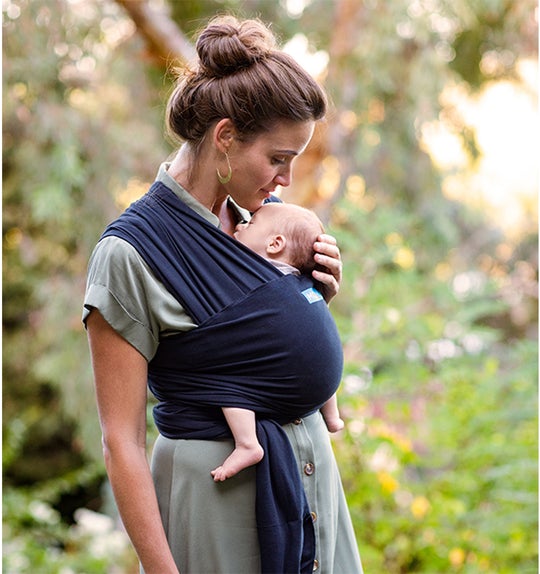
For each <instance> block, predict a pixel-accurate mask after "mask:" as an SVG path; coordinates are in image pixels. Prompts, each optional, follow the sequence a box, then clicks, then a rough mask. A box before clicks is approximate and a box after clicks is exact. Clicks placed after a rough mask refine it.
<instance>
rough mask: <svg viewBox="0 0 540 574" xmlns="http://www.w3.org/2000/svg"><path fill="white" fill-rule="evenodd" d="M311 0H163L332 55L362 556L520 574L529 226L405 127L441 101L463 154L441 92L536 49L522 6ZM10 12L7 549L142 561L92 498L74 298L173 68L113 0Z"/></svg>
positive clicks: (352, 456)
mask: <svg viewBox="0 0 540 574" xmlns="http://www.w3.org/2000/svg"><path fill="white" fill-rule="evenodd" d="M158 4H159V3H158ZM304 4H305V6H304V7H303V10H300V9H298V10H297V11H293V8H294V6H295V4H294V3H287V2H285V1H281V2H266V1H264V0H261V1H259V0H250V1H247V0H245V1H235V0H229V1H225V0H222V1H217V0H216V1H211V0H207V1H203V2H201V1H196V0H192V1H188V0H184V1H182V2H171V15H172V17H173V18H174V19H175V20H176V22H178V24H179V26H180V27H181V28H182V30H184V31H185V32H186V33H187V34H188V35H190V34H191V33H192V32H193V31H194V30H195V29H197V28H198V27H199V26H200V25H201V23H202V22H203V21H204V20H205V19H206V18H207V17H209V16H211V15H213V14H215V13H216V12H218V11H219V12H220V11H225V10H232V11H233V12H235V13H237V14H239V15H241V16H254V15H258V16H261V17H262V18H263V19H265V20H269V21H272V22H273V27H274V30H275V31H276V32H277V33H278V34H279V35H280V36H281V38H282V40H287V39H289V38H291V37H293V36H294V35H295V34H299V33H305V34H307V36H308V39H309V42H310V48H311V49H317V50H328V51H329V53H330V55H331V56H333V59H331V61H330V65H329V71H328V74H327V76H326V78H325V84H326V86H327V88H328V90H329V92H330V94H331V97H332V101H333V105H334V108H335V109H334V111H333V117H332V118H331V120H330V122H329V134H328V138H329V142H328V146H329V149H328V154H329V157H331V158H332V161H331V162H330V163H328V162H323V169H322V175H323V179H324V176H325V175H328V174H329V173H330V172H331V170H332V169H333V170H335V171H336V172H337V176H338V177H337V181H338V183H337V185H336V187H335V190H334V191H335V193H334V196H333V199H332V200H331V201H330V202H329V203H328V205H327V210H326V213H324V214H323V215H324V216H325V217H326V219H327V220H328V221H329V229H330V230H331V232H332V233H334V234H335V235H336V236H337V237H338V240H339V244H340V247H341V250H342V255H343V259H344V263H345V275H344V281H343V285H342V289H341V293H340V295H339V297H337V298H336V299H335V300H334V302H332V306H331V308H332V310H333V313H334V315H335V317H336V320H337V321H338V324H339V327H340V331H341V333H342V336H343V341H344V347H345V355H346V371H345V376H344V382H343V385H342V388H341V390H340V405H341V409H342V411H343V416H344V417H345V418H346V419H347V422H348V427H347V431H345V432H344V433H342V434H341V435H339V436H337V437H335V439H334V444H335V449H336V454H337V456H338V460H339V463H340V468H341V470H342V475H343V480H344V483H345V487H346V491H347V493H348V496H349V502H350V507H351V512H352V515H353V520H354V524H355V528H356V532H357V536H358V543H359V546H360V550H361V554H362V557H363V562H364V567H365V570H366V572H370V573H373V572H377V573H378V572H388V573H390V574H398V573H399V574H401V573H404V572H411V573H413V572H419V573H420V572H422V573H425V574H428V573H433V574H435V573H437V574H438V573H440V572H461V573H467V574H472V573H485V572H490V573H497V574H500V573H510V572H520V573H522V572H523V573H527V572H536V571H537V534H536V533H537V509H538V506H537V484H538V481H537V462H538V460H537V459H538V451H537V444H538V442H537V394H536V392H537V391H536V381H537V377H538V373H537V343H536V330H537V268H538V265H537V236H536V235H533V234H530V233H529V234H528V235H522V236H521V237H520V240H519V242H514V243H511V242H510V241H509V239H508V238H506V237H505V236H504V234H503V233H502V232H501V231H500V230H499V229H497V228H496V226H495V225H494V223H493V222H492V221H489V219H487V218H486V217H485V215H484V214H481V213H478V212H473V211H472V210H471V209H470V208H468V207H466V206H464V205H462V204H459V203H456V202H453V201H450V200H448V199H447V198H446V197H444V196H443V195H442V194H441V192H440V187H441V174H439V173H438V171H437V169H436V168H435V167H434V166H433V164H432V162H431V160H430V158H429V156H428V155H427V154H426V153H425V151H423V149H422V146H421V145H420V143H419V140H420V129H421V126H422V124H423V122H429V121H432V120H434V119H437V118H438V117H442V116H444V117H445V118H446V119H447V120H448V121H447V123H448V125H449V126H450V127H451V128H453V130H454V132H455V133H456V134H457V135H458V136H459V137H460V138H461V140H462V142H463V146H464V148H465V149H467V150H468V153H469V157H470V167H471V168H474V165H475V161H476V160H477V159H478V157H479V153H480V151H479V149H478V146H477V142H476V139H475V134H474V131H473V130H471V129H470V128H469V127H468V126H467V125H465V123H464V122H463V120H462V118H460V117H459V116H457V115H456V111H455V110H448V109H444V107H443V103H441V100H440V94H441V92H442V90H443V88H444V87H445V86H446V85H448V84H450V83H459V84H460V85H462V86H466V88H467V89H468V90H470V91H478V90H481V89H482V87H483V86H484V85H485V84H486V82H490V81H496V80H498V79H503V78H506V79H515V64H516V61H517V59H518V57H520V56H530V57H536V48H537V46H536V34H535V25H534V19H533V16H532V14H533V11H534V5H533V3H532V2H531V1H529V0H527V1H525V2H520V3H516V2H506V1H503V0H501V1H489V2H487V1H481V0H475V1H474V2H468V3H455V2H450V1H440V2H436V3H431V2H430V3H427V2H423V1H421V0H418V1H415V2H406V1H404V0H403V1H401V0H400V1H396V2H365V3H355V2H334V1H333V0H332V1H331V0H312V1H311V2H305V3H304ZM347 4H348V5H349V6H350V7H353V8H355V10H353V13H354V17H355V20H354V21H353V22H351V23H352V25H353V27H352V29H347V30H341V29H339V28H336V26H332V25H331V23H332V18H331V16H333V15H334V14H336V13H337V12H338V8H339V7H344V6H346V5H347ZM299 5H300V4H298V3H297V4H296V6H299ZM287 6H289V11H287V9H286V8H287ZM359 7H361V9H360V8H359ZM3 16H4V21H3V72H4V78H3V79H4V81H3V192H4V193H3V258H4V266H3V311H4V314H3V329H4V331H3V333H4V339H3V341H4V346H3V413H4V416H3V469H4V505H3V514H4V558H3V567H4V571H5V572H6V573H10V574H11V573H13V574H14V573H25V572H28V573H34V572H38V571H39V572H44V573H47V572H51V573H52V572H55V573H56V572H66V573H67V572H88V573H90V572H111V573H112V572H132V571H133V572H135V571H136V570H137V567H136V564H135V562H134V559H133V554H132V552H131V551H130V549H129V545H128V544H127V541H126V540H125V539H123V538H122V537H121V534H120V533H119V530H118V527H117V525H116V524H115V523H114V522H110V521H104V520H103V519H104V518H105V517H104V516H103V515H102V514H99V515H98V514H96V515H93V514H88V513H89V512H91V511H99V512H100V513H108V514H111V515H112V516H114V511H111V510H110V508H109V505H110V498H109V495H108V494H107V483H106V481H105V473H104V468H103V463H102V460H101V445H100V431H99V425H98V421H97V416H96V412H95V404H94V397H93V389H92V374H91V367H90V360H89V356H88V350H87V343H86V337H85V334H84V330H83V328H82V325H81V321H80V315H81V302H82V298H83V294H84V281H85V271H86V264H87V261H88V257H89V255H90V252H91V249H92V248H93V246H94V244H95V242H96V241H97V239H98V238H99V235H100V233H101V231H102V229H103V227H104V226H105V224H106V223H107V222H108V221H110V220H112V219H113V218H114V217H115V216H116V215H117V214H118V213H119V212H120V210H121V209H122V208H123V206H124V205H125V204H126V203H127V202H128V201H129V200H130V199H133V198H135V197H136V196H137V195H138V194H142V193H143V192H144V190H145V187H146V186H147V184H148V183H149V182H151V181H152V179H153V177H154V175H155V172H156V170H157V167H158V165H159V163H160V162H161V161H163V159H164V158H166V157H167V155H168V154H169V153H170V151H171V150H170V148H169V147H168V145H167V144H166V142H165V140H164V138H163V130H162V118H163V106H164V101H165V100H166V94H167V92H168V90H169V78H167V77H166V78H165V79H163V74H162V71H161V70H159V69H157V68H155V67H154V66H153V63H152V61H151V60H150V59H148V58H147V53H146V48H145V46H144V43H143V42H142V40H141V39H140V38H139V37H138V36H137V35H136V34H134V27H133V24H132V23H131V22H130V20H129V18H127V16H126V14H125V13H124V12H123V10H122V9H121V8H120V7H119V6H118V5H116V4H115V3H114V2H112V1H109V0H107V1H103V2H99V1H96V0H79V1H74V0H73V1H67V0H58V1H57V2H54V3H51V2H49V1H47V0H7V1H6V2H4V3H3ZM336 17H337V16H336ZM351 30H352V31H351ZM351 34H352V35H351ZM342 39H347V41H348V45H346V46H345V49H342V50H341V51H340V49H338V47H336V46H337V44H339V42H338V40H342ZM349 48H350V49H349ZM448 118H449V119H448ZM150 431H151V435H152V434H153V433H154V432H155V431H154V430H153V429H152V427H151V426H150ZM149 442H150V441H149ZM107 540H109V541H111V540H116V542H115V544H116V545H115V546H112V547H109V546H107V543H106V541H107ZM104 549H105V552H104Z"/></svg>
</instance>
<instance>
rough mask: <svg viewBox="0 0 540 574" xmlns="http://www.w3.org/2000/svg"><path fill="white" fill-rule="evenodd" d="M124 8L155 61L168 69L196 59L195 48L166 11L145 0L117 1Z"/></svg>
mask: <svg viewBox="0 0 540 574" xmlns="http://www.w3.org/2000/svg"><path fill="white" fill-rule="evenodd" d="M116 2H117V3H118V4H120V5H121V6H123V7H124V9H125V10H126V12H127V13H128V14H129V16H130V18H131V19H132V20H133V22H134V23H135V26H137V30H138V32H139V33H140V34H141V35H142V37H143V38H144V39H145V40H146V43H147V46H148V51H149V54H150V56H151V57H152V59H153V60H155V61H156V62H157V63H158V65H160V66H162V67H163V68H165V69H169V67H170V65H171V63H172V62H173V61H174V60H180V61H181V62H189V61H191V60H193V59H194V58H195V55H196V53H195V48H194V47H193V44H192V43H191V42H190V41H189V40H188V39H187V38H186V36H185V35H184V34H183V33H182V31H181V30H180V29H179V28H178V26H177V25H176V24H175V22H174V21H173V20H172V19H171V18H170V16H169V14H168V13H167V12H165V11H164V10H163V11H159V10H157V9H155V8H151V7H150V6H149V4H148V2H147V1H146V0H137V1H136V2H135V1H134V0H116Z"/></svg>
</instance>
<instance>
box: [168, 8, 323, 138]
mask: <svg viewBox="0 0 540 574" xmlns="http://www.w3.org/2000/svg"><path fill="white" fill-rule="evenodd" d="M196 49H197V53H198V56H199V58H198V61H197V62H196V64H195V66H194V67H192V68H187V69H185V70H183V71H182V73H181V74H180V75H179V78H178V82H177V84H176V87H175V89H174V91H173V93H172V94H171V96H170V98H169V102H168V104H167V118H166V120H167V130H168V133H169V136H171V137H172V139H174V140H175V141H186V142H189V143H190V144H192V145H193V146H194V147H195V148H197V147H198V146H199V145H200V144H201V142H202V141H203V139H204V136H205V135H206V133H207V131H208V129H209V128H210V127H211V126H212V125H213V124H214V123H215V122H217V121H219V120H221V119H224V118H230V119H231V120H232V122H233V123H234V126H235V128H236V129H237V131H238V136H239V137H240V138H242V139H244V140H249V139H250V138H251V137H254V136H256V135H258V134H260V133H261V132H264V131H268V130H270V129H271V127H272V126H273V125H274V124H275V123H276V122H277V121H280V120H286V121H297V122H302V121H310V120H312V121H316V120H319V119H321V118H322V117H323V116H324V114H325V112H326V105H327V103H326V97H325V94H324V92H323V90H322V88H321V87H320V86H319V85H318V84H317V82H315V80H314V79H313V78H312V77H311V76H310V75H309V74H308V73H307V72H306V71H305V70H304V69H303V68H302V67H301V66H300V65H299V64H298V63H297V62H296V61H295V60H294V59H293V58H292V57H291V56H289V55H288V54H286V53H284V52H282V51H281V50H279V49H277V48H276V43H275V38H274V36H273V34H272V33H271V32H270V30H269V29H268V28H267V27H266V26H265V25H264V24H263V23H262V22H260V21H259V20H244V21H239V20H237V19H236V18H234V17H232V16H220V17H217V18H215V19H213V20H212V21H211V22H210V23H209V24H208V25H207V26H206V28H205V29H204V30H203V31H202V32H201V34H200V35H199V38H198V40H197V43H196Z"/></svg>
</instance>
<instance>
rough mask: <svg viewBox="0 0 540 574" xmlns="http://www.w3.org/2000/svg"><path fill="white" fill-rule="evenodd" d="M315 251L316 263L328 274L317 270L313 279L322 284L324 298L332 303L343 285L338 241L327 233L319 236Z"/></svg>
mask: <svg viewBox="0 0 540 574" xmlns="http://www.w3.org/2000/svg"><path fill="white" fill-rule="evenodd" d="M314 249H315V251H316V253H315V261H316V262H317V263H318V264H319V265H321V266H323V267H324V268H326V273H325V272H324V271H320V270H318V269H315V270H314V271H313V279H315V280H316V281H318V282H319V283H320V284H321V287H322V292H323V293H322V294H323V297H324V299H325V301H326V302H327V303H330V301H331V300H332V298H333V297H335V296H336V295H337V293H338V291H339V285H340V283H341V273H342V268H343V266H342V263H341V254H340V252H339V247H338V246H337V241H336V239H335V238H334V237H332V236H331V235H327V234H326V233H325V234H323V235H319V237H318V238H317V241H316V242H315V245H314Z"/></svg>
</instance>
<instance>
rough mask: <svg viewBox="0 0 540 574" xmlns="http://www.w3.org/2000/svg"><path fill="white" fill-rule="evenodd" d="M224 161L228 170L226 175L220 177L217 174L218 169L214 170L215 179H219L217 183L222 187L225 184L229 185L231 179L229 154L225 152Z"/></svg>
mask: <svg viewBox="0 0 540 574" xmlns="http://www.w3.org/2000/svg"><path fill="white" fill-rule="evenodd" d="M225 159H226V160H227V167H228V168H229V171H228V172H227V175H226V176H222V175H221V174H220V173H219V168H216V173H217V178H218V179H219V183H221V184H223V185H225V184H226V183H229V181H231V178H232V167H231V162H230V161H229V154H228V153H227V152H225Z"/></svg>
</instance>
